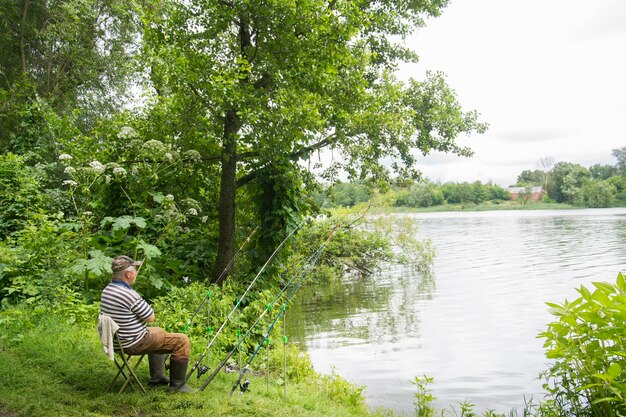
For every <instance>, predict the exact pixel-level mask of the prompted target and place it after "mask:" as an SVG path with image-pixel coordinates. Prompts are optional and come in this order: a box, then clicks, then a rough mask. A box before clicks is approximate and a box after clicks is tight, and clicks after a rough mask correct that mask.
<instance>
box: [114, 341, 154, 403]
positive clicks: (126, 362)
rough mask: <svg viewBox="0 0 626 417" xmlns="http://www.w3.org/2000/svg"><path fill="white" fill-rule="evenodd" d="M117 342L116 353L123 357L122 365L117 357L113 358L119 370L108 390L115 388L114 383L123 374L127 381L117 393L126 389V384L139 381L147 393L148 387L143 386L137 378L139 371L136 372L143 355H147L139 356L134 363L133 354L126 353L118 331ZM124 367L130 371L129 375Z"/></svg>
mask: <svg viewBox="0 0 626 417" xmlns="http://www.w3.org/2000/svg"><path fill="white" fill-rule="evenodd" d="M115 343H116V345H117V349H115V353H117V356H118V357H119V358H121V359H122V364H121V365H120V364H119V362H118V361H117V359H115V358H114V359H113V362H115V365H116V366H117V369H118V371H117V374H116V375H115V378H113V381H111V384H109V388H108V390H109V391H110V390H111V388H113V384H115V381H117V378H118V377H119V376H120V375H122V376H123V377H124V379H125V381H124V384H123V385H122V388H120V390H119V391H118V392H117V395H120V394H121V393H122V392H123V391H124V389H126V386H127V385H128V384H129V383H131V384H132V383H133V382H135V383H137V385H138V386H139V388H140V389H141V390H142V391H143V393H144V394H147V392H146V389H145V388H144V387H143V384H142V383H141V381H139V378H137V373H136V372H135V371H136V370H137V368H138V367H139V364H140V363H141V361H142V360H143V357H144V356H146V355H145V354H143V355H141V356H139V359H137V361H136V362H135V364H134V365H133V364H132V361H131V356H133V355H130V354H126V353H124V349H123V348H122V342H121V341H120V338H119V337H118V336H117V333H115ZM131 365H132V366H131ZM124 369H126V370H127V371H128V373H129V375H126V373H125V372H124Z"/></svg>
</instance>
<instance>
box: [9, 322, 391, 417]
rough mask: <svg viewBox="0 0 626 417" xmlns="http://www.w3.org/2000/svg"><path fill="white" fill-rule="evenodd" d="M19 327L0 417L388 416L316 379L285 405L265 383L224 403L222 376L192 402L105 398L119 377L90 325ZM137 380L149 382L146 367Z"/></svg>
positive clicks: (184, 397)
mask: <svg viewBox="0 0 626 417" xmlns="http://www.w3.org/2000/svg"><path fill="white" fill-rule="evenodd" d="M0 325H3V324H2V323H0ZM14 325H18V324H17V323H14ZM19 326H25V327H26V328H25V329H24V330H19V329H18V330H16V329H15V326H14V329H13V330H9V331H8V332H5V330H4V329H3V333H2V335H1V337H0V375H2V377H1V378H0V416H7V417H17V416H29V417H31V416H32V417H37V416H81V417H82V416H92V417H96V416H146V417H147V416H183V415H184V416H192V417H193V416H206V415H211V416H238V417H246V416H255V417H262V416H268V417H269V416H274V417H276V416H278V417H280V416H303V417H304V416H307V417H308V416H310V417H318V416H319V417H321V416H324V417H326V416H337V417H343V416H345V417H348V416H376V415H391V414H390V413H389V412H384V411H380V412H377V413H376V412H375V413H372V412H370V411H369V410H368V409H367V407H366V405H365V404H364V402H363V398H362V396H360V395H359V396H360V400H357V401H355V400H354V398H352V399H349V396H347V397H346V399H342V398H341V396H340V395H336V393H337V392H338V391H337V387H339V389H345V384H347V383H346V382H345V381H343V380H341V381H339V385H337V386H334V387H333V386H332V385H333V384H334V382H332V381H330V380H329V379H328V378H326V379H324V378H323V377H319V376H317V377H315V378H308V379H306V380H304V381H301V382H300V383H297V384H296V383H292V382H289V383H288V385H287V398H286V399H285V398H284V397H283V388H282V386H277V385H276V384H270V389H269V390H268V389H266V385H265V378H263V377H259V378H252V384H251V391H250V392H247V393H245V394H244V395H239V394H238V393H235V394H234V395H233V396H232V397H229V396H228V392H229V390H230V387H231V386H232V384H233V383H234V380H235V379H236V374H234V373H233V374H225V373H220V374H219V375H218V377H217V378H216V379H215V380H214V381H213V382H212V383H211V385H209V386H208V387H207V389H206V390H204V391H202V392H198V393H195V394H170V393H168V392H167V389H166V388H165V387H162V388H147V389H148V394H147V395H144V394H142V393H141V392H140V391H139V390H138V389H136V388H134V387H128V388H127V389H126V391H125V392H124V393H122V394H121V395H120V396H116V395H115V394H114V393H110V392H106V388H107V387H108V384H109V383H110V381H111V380H112V379H113V377H114V375H115V373H116V371H117V370H116V368H115V365H114V364H113V363H112V362H110V361H109V360H108V359H107V358H106V356H105V355H104V353H103V351H102V348H101V346H100V341H99V340H98V338H97V334H96V330H95V324H93V325H91V324H84V325H76V324H74V325H69V324H65V323H63V321H62V320H61V319H59V318H58V317H54V316H49V317H46V318H43V319H41V320H40V321H38V322H37V323H28V322H25V323H19ZM3 327H5V329H7V326H4V325H3ZM9 327H10V326H9ZM199 348H200V347H199ZM214 356H217V355H214ZM192 357H193V355H192ZM138 373H139V378H140V379H141V380H142V381H146V382H147V380H148V379H149V374H148V365H147V360H146V359H144V363H142V365H141V366H140V367H139V370H138ZM203 381H204V379H200V380H198V379H196V378H192V379H191V380H190V385H192V386H196V387H198V386H200V385H201V383H202V382H203ZM117 386H118V387H119V386H120V384H118V385H117ZM333 392H334V394H333ZM381 413H384V414H381Z"/></svg>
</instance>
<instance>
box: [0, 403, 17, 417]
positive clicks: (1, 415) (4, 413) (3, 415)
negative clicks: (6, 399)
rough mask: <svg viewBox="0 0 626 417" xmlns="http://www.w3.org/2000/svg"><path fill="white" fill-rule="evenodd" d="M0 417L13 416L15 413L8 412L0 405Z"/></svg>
mask: <svg viewBox="0 0 626 417" xmlns="http://www.w3.org/2000/svg"><path fill="white" fill-rule="evenodd" d="M0 417H15V414H13V413H9V412H8V411H7V410H5V409H4V407H2V406H1V405H0Z"/></svg>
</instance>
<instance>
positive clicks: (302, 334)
mask: <svg viewBox="0 0 626 417" xmlns="http://www.w3.org/2000/svg"><path fill="white" fill-rule="evenodd" d="M398 216H400V215H398ZM401 216H409V217H411V218H414V219H415V220H416V221H417V223H418V224H419V230H418V232H417V233H418V238H419V239H420V240H425V239H430V240H431V242H432V244H433V246H434V248H435V250H436V252H437V256H436V258H435V262H434V266H433V273H432V274H429V275H426V276H425V275H420V274H419V273H416V272H414V271H412V270H409V269H406V268H401V267H393V266H392V267H389V268H385V270H384V271H381V272H379V273H377V274H374V275H372V276H369V277H361V276H358V275H348V276H346V278H345V280H344V282H342V283H340V284H337V285H333V286H325V287H323V288H320V287H316V288H313V287H310V288H307V289H305V292H304V293H303V294H300V296H299V297H298V300H296V305H294V308H292V309H291V310H292V314H290V315H289V316H288V317H289V319H288V325H289V330H288V332H289V334H290V337H291V340H297V341H299V342H300V343H301V344H302V345H303V346H304V347H305V349H306V351H307V352H308V353H309V354H310V356H311V359H312V361H313V364H314V367H315V369H316V370H317V371H320V372H322V373H330V372H332V371H333V370H335V371H336V372H337V373H338V374H339V375H341V376H343V377H344V378H346V379H347V380H349V381H350V382H353V383H356V384H359V385H364V386H365V387H366V389H365V395H366V399H367V403H368V404H369V405H370V406H371V407H373V408H377V407H385V408H390V409H393V410H395V411H396V412H399V413H404V414H406V415H412V410H413V395H414V393H415V392H416V389H415V386H414V385H413V384H412V383H411V381H412V380H414V378H415V376H422V375H428V376H429V377H433V378H434V382H433V383H432V384H431V389H432V393H433V394H434V396H435V397H436V398H437V400H436V401H435V405H436V406H437V407H439V408H441V409H443V408H448V407H449V405H450V404H452V405H457V409H458V403H459V402H462V401H469V402H471V403H473V404H474V405H475V410H476V411H480V412H482V411H484V410H487V409H494V410H496V411H498V412H508V411H510V410H511V409H512V408H517V410H521V409H522V408H523V404H524V398H526V399H527V400H528V399H529V398H533V399H534V400H539V399H541V398H542V397H543V392H542V388H541V381H540V380H539V379H538V375H539V373H540V372H541V371H542V370H544V369H546V368H547V367H546V364H547V363H548V361H547V359H546V358H545V356H544V351H543V347H542V343H543V342H542V340H541V339H538V338H537V337H536V336H537V334H538V333H539V332H540V331H542V330H543V329H545V325H546V324H547V323H548V322H550V321H551V320H552V317H551V316H550V315H549V314H548V312H547V307H546V305H545V302H546V301H551V302H558V303H560V302H562V301H563V300H564V299H566V298H568V299H573V298H576V296H577V293H576V291H575V288H577V287H580V285H581V284H585V285H590V283H591V282H593V281H615V278H616V276H617V273H618V272H619V271H624V272H626V256H625V255H626V209H586V210H571V211H570V210H568V211H563V210H561V211H496V212H474V213H468V212H464V213H420V214H409V215H401Z"/></svg>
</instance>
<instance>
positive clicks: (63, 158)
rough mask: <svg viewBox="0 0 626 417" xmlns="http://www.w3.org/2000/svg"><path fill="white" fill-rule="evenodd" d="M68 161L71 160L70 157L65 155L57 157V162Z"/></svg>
mask: <svg viewBox="0 0 626 417" xmlns="http://www.w3.org/2000/svg"><path fill="white" fill-rule="evenodd" d="M70 159H72V155H68V154H66V153H62V154H61V155H59V161H69V160H70Z"/></svg>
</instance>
